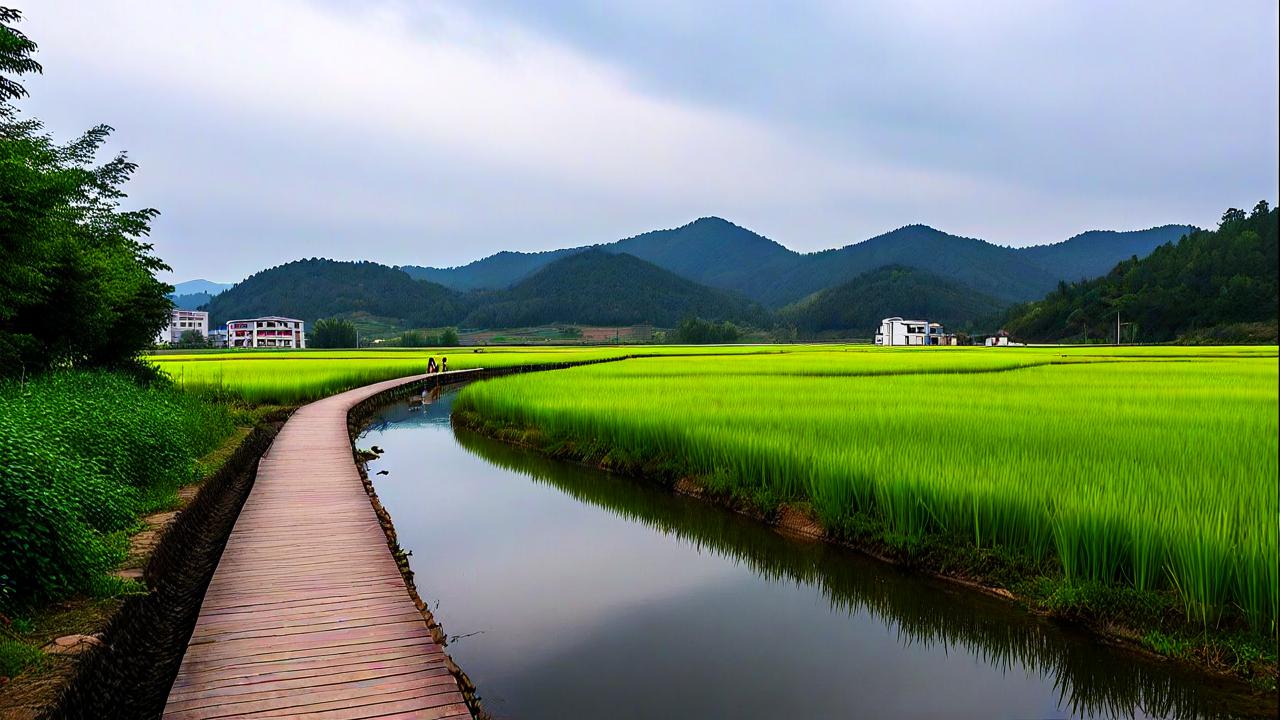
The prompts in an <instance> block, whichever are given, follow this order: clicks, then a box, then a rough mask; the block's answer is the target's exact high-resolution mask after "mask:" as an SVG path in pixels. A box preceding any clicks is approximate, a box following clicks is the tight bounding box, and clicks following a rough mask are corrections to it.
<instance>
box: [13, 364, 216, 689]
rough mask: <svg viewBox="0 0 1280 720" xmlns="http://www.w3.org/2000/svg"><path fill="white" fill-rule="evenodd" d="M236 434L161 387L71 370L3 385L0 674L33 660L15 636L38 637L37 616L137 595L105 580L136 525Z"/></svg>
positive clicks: (205, 406)
mask: <svg viewBox="0 0 1280 720" xmlns="http://www.w3.org/2000/svg"><path fill="white" fill-rule="evenodd" d="M233 431H234V424H233V419H232V413H231V412H230V411H229V410H228V409H227V408H226V407H222V406H217V405H211V404H209V403H206V402H204V401H202V400H200V399H199V398H197V397H195V396H193V395H190V394H188V393H183V392H181V391H179V390H176V389H174V388H172V387H170V386H168V383H166V382H164V381H163V379H161V380H160V381H158V382H155V383H153V384H152V385H150V386H144V385H141V384H139V383H138V382H137V381H135V380H134V379H133V378H131V377H128V376H125V375H122V374H118V373H110V372H102V371H94V372H89V371H75V372H55V373H50V374H47V375H42V376H40V377H38V378H36V379H34V380H30V381H27V382H25V383H24V382H18V381H6V382H4V383H0V517H3V518H4V523H3V526H0V617H3V618H5V619H7V622H6V627H5V628H4V629H3V636H2V637H0V640H2V641H3V644H2V646H0V675H4V676H11V675H14V674H16V673H17V672H18V671H20V670H21V668H22V667H25V666H26V665H28V664H30V663H31V662H33V661H36V660H38V659H39V657H40V652H39V650H38V648H35V647H32V646H31V645H30V644H29V643H28V642H26V640H25V639H24V638H25V637H26V636H28V635H30V636H40V637H43V630H44V628H37V627H36V624H37V623H36V622H35V621H33V619H32V618H33V617H34V616H36V615H39V614H40V613H46V614H47V613H48V612H49V611H50V610H51V608H53V607H54V605H56V604H61V603H64V602H65V601H67V600H68V599H71V598H82V599H85V600H86V601H93V600H95V599H102V598H108V597H112V596H115V595H118V594H120V593H123V592H132V591H134V590H135V589H136V583H134V582H133V581H130V580H127V579H122V578H121V577H118V576H116V575H113V574H112V573H113V571H114V570H115V569H116V568H117V567H118V566H120V564H121V563H122V562H123V561H124V560H125V558H126V556H127V555H128V552H129V537H130V535H131V534H132V533H134V532H136V531H137V530H139V529H141V527H142V524H141V520H140V518H141V517H142V516H144V515H147V514H148V513H154V512H156V511H159V510H165V509H168V508H171V507H173V506H174V505H175V504H176V503H177V502H178V498H177V491H178V488H180V487H182V486H184V485H187V484H190V483H192V482H194V481H195V480H197V479H198V478H199V477H201V476H202V475H203V474H204V473H205V472H207V470H208V468H207V466H206V465H202V464H201V463H200V458H201V457H202V456H205V455H206V454H207V453H210V451H212V450H214V449H215V448H218V447H219V446H220V445H221V444H222V442H223V440H224V439H225V438H227V437H228V436H229V435H231V434H232V433H233ZM214 460H216V458H214Z"/></svg>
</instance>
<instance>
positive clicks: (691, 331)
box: [675, 317, 742, 345]
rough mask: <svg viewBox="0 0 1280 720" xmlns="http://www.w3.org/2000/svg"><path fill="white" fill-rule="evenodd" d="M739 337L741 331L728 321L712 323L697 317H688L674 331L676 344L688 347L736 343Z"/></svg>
mask: <svg viewBox="0 0 1280 720" xmlns="http://www.w3.org/2000/svg"><path fill="white" fill-rule="evenodd" d="M741 337H742V331H741V330H739V329H738V326H736V325H734V324H733V323H731V322H729V321H728V320H726V321H724V322H721V323H714V322H711V321H709V320H703V319H702V318H699V317H688V318H685V319H684V320H682V321H681V322H680V325H679V326H677V327H676V329H675V340H676V342H678V343H685V344H690V345H701V344H706V343H731V342H737V341H738V340H739V339H740V338H741Z"/></svg>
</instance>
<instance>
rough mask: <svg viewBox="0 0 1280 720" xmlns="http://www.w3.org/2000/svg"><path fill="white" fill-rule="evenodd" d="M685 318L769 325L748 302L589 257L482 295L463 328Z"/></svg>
mask: <svg viewBox="0 0 1280 720" xmlns="http://www.w3.org/2000/svg"><path fill="white" fill-rule="evenodd" d="M690 315H696V316H698V317H702V318H705V319H708V320H735V321H739V322H748V323H751V324H755V325H762V324H765V323H766V322H767V321H768V313H767V312H766V311H765V310H764V309H763V308H761V307H760V306H758V305H756V304H755V303H753V302H751V301H749V300H747V299H746V298H743V297H740V296H737V295H734V294H732V293H729V292H725V291H723V290H716V289H713V288H709V287H705V286H703V285H699V284H698V283H695V282H693V281H691V280H687V279H685V278H682V277H680V276H678V275H676V274H674V273H672V272H670V271H667V270H663V269H662V268H660V267H658V266H657V265H654V264H652V263H649V262H645V261H644V260H641V259H639V258H636V257H633V256H631V255H627V254H625V253H623V254H615V253H609V252H604V251H602V250H587V251H583V252H579V253H575V254H573V255H569V256H567V257H563V258H561V259H559V260H556V261H555V262H553V263H551V264H550V265H547V266H546V267H544V268H542V269H541V270H539V271H538V272H536V273H534V274H533V275H531V276H530V277H528V278H527V279H525V280H523V281H521V282H520V283H518V284H516V285H515V286H514V287H512V288H511V289H509V290H506V291H501V292H496V293H492V294H489V295H487V296H486V299H485V301H484V303H483V304H481V305H480V306H479V307H477V308H476V309H475V310H473V311H472V312H471V313H470V314H469V315H468V316H467V318H466V320H465V322H464V324H465V325H466V326H468V327H520V326H527V325H540V324H546V323H554V322H564V323H580V324H585V325H632V324H641V323H651V324H654V325H658V326H661V327H673V326H675V325H676V324H677V323H679V322H680V320H681V319H683V318H685V317H687V316H690Z"/></svg>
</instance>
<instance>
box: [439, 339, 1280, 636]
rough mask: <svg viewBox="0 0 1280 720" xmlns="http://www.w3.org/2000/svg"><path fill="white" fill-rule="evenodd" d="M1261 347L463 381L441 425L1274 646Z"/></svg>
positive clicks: (632, 370) (853, 352)
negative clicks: (473, 422) (856, 528)
mask: <svg viewBox="0 0 1280 720" xmlns="http://www.w3.org/2000/svg"><path fill="white" fill-rule="evenodd" d="M1276 358H1277V353H1276V348H1275V347H1264V348H1177V347H1153V348H1100V347H1077V348H1008V349H1004V348H1001V349H982V348H956V349H950V348H946V349H943V348H939V349H928V348H926V349H918V350H908V349H875V348H855V347H846V348H816V349H815V348H810V349H809V351H806V352H797V353H789V354H774V355H763V356H748V357H710V356H708V357H685V358H642V359H632V360H627V361H625V362H621V363H608V364H603V365H593V366H587V367H581V368H573V369H570V370H565V371H561V372H555V373H535V374H530V375H519V376H512V377H506V378H500V379H495V380H490V381H486V382H483V383H477V384H475V385H472V386H470V387H468V388H466V389H465V390H464V391H463V392H462V393H461V395H460V396H459V399H458V404H457V408H458V409H459V410H460V411H469V412H473V413H477V414H478V415H479V416H481V417H484V418H486V419H488V420H491V421H497V422H501V423H506V424H511V425H514V426H518V427H536V428H537V429H539V431H540V432H541V433H542V434H543V435H544V436H545V437H547V438H549V439H552V440H570V441H574V442H577V443H581V444H588V443H589V444H591V445H593V446H596V447H603V448H607V449H608V450H609V452H611V453H615V454H617V455H618V456H620V457H628V458H640V459H650V460H659V461H662V462H665V463H668V464H673V465H675V466H678V467H679V468H680V469H681V471H685V472H689V473H691V474H695V475H698V476H700V477H702V478H703V479H704V481H705V482H706V483H707V484H708V485H710V486H711V487H712V488H713V489H719V490H724V491H732V492H738V493H746V494H750V495H752V496H754V497H757V498H760V497H763V498H771V499H774V500H776V501H787V502H806V503H809V504H810V505H811V506H812V508H813V509H814V511H815V512H816V513H817V514H818V516H819V517H820V518H821V520H822V521H823V522H824V524H825V525H826V526H827V527H828V528H831V529H833V530H835V531H837V532H839V531H840V530H841V529H842V528H844V527H846V526H847V525H848V524H849V523H850V522H851V521H852V519H853V518H854V517H855V516H859V515H864V516H865V515H869V516H872V517H874V518H877V519H878V520H879V521H880V522H882V523H883V524H884V525H885V526H886V527H887V528H888V529H889V530H890V531H891V532H893V533H897V534H899V535H901V536H904V537H908V538H909V537H921V536H925V535H943V536H951V537H956V538H960V539H963V540H965V541H968V542H971V543H973V544H975V545H977V546H979V547H995V546H998V547H1002V548H1008V549H1012V550H1015V551H1017V552H1019V553H1025V554H1026V555H1028V556H1031V557H1033V558H1035V559H1037V560H1039V561H1043V562H1050V563H1058V564H1060V566H1061V570H1062V573H1063V575H1064V576H1065V578H1066V579H1067V581H1069V582H1076V581H1080V582H1101V583H1107V584H1112V585H1119V586H1128V587H1133V588H1136V589H1139V590H1157V591H1163V592H1171V593H1176V596H1177V598H1178V599H1179V600H1180V603H1181V606H1182V608H1183V610H1184V612H1185V614H1186V617H1187V619H1188V620H1189V621H1192V622H1194V623H1197V624H1201V625H1204V626H1206V627H1210V626H1216V625H1218V624H1219V623H1220V621H1221V620H1222V619H1223V618H1224V617H1225V616H1231V617H1232V618H1239V619H1242V620H1243V622H1246V623H1247V624H1248V625H1249V626H1250V627H1251V628H1253V629H1254V630H1255V631H1257V632H1260V633H1266V634H1268V635H1270V636H1271V637H1273V638H1274V637H1275V636H1276V619H1277V616H1278V615H1280V577H1278V575H1280V573H1278V571H1277V567H1278V561H1277V529H1278V522H1280V498H1278V491H1277V451H1278V447H1277V434H1278V430H1280V428H1278V427H1277V406H1278V399H1277V383H1278V381H1280V377H1278V375H1280V374H1278V371H1277V360H1276Z"/></svg>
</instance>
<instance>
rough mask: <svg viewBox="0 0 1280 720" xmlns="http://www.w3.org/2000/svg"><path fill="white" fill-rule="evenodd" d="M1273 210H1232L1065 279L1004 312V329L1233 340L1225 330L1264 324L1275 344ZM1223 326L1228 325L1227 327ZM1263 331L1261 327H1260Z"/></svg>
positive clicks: (1085, 336)
mask: <svg viewBox="0 0 1280 720" xmlns="http://www.w3.org/2000/svg"><path fill="white" fill-rule="evenodd" d="M1276 223H1277V211H1276V210H1274V209H1271V208H1269V207H1268V205H1267V203H1266V202H1265V201H1264V202H1260V203H1258V204H1257V205H1256V206H1255V207H1254V209H1253V212H1252V213H1250V214H1247V215H1246V214H1245V212H1244V211H1242V210H1237V209H1234V208H1233V209H1231V210H1228V211H1227V212H1226V213H1225V214H1224V215H1223V220H1222V223H1221V225H1219V226H1218V229H1217V230H1216V231H1203V230H1197V231H1194V232H1192V233H1190V234H1189V235H1187V236H1186V237H1184V238H1183V239H1182V240H1181V241H1179V242H1178V243H1177V244H1166V245H1162V246H1161V247H1159V248H1156V250H1155V252H1153V253H1151V255H1150V256H1148V257H1146V258H1143V259H1137V258H1134V259H1130V260H1125V261H1124V262H1121V263H1120V264H1119V265H1116V267H1115V269H1113V270H1112V271H1111V272H1110V273H1109V274H1108V275H1107V276H1105V277H1101V278H1098V279H1096V280H1091V281H1087V282H1080V283H1075V284H1071V285H1068V284H1065V283H1062V284H1060V285H1059V286H1058V289H1057V290H1055V291H1053V292H1051V293H1049V295H1048V296H1046V297H1045V298H1044V299H1043V300H1041V301H1039V302H1035V303H1030V304H1028V305H1023V306H1019V307H1016V308H1013V309H1012V310H1010V311H1009V313H1008V315H1007V316H1006V317H1005V320H1004V327H1005V329H1007V330H1008V331H1009V332H1010V333H1011V334H1012V335H1014V336H1016V337H1018V338H1022V339H1027V340H1033V341H1051V340H1095V341H1108V342H1110V341H1114V339H1115V322H1116V314H1117V313H1119V315H1120V319H1121V321H1122V322H1124V323H1129V324H1130V325H1129V326H1128V327H1125V328H1123V330H1124V331H1125V332H1124V333H1122V339H1124V340H1125V341H1130V340H1133V341H1138V342H1163V341H1167V340H1173V339H1175V338H1178V337H1180V336H1190V337H1191V338H1193V339H1194V338H1205V339H1212V338H1214V337H1215V336H1218V337H1231V336H1232V333H1231V331H1230V330H1229V328H1239V327H1241V324H1244V323H1264V325H1263V327H1264V328H1269V333H1268V334H1269V337H1265V338H1258V339H1262V340H1265V341H1268V342H1275V339H1276V336H1275V327H1276V321H1277V298H1278V297H1280V293H1278V291H1277V271H1276V267H1277V262H1280V260H1278V256H1277V242H1276ZM1224 328H1227V329H1224ZM1264 332H1265V330H1264Z"/></svg>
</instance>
